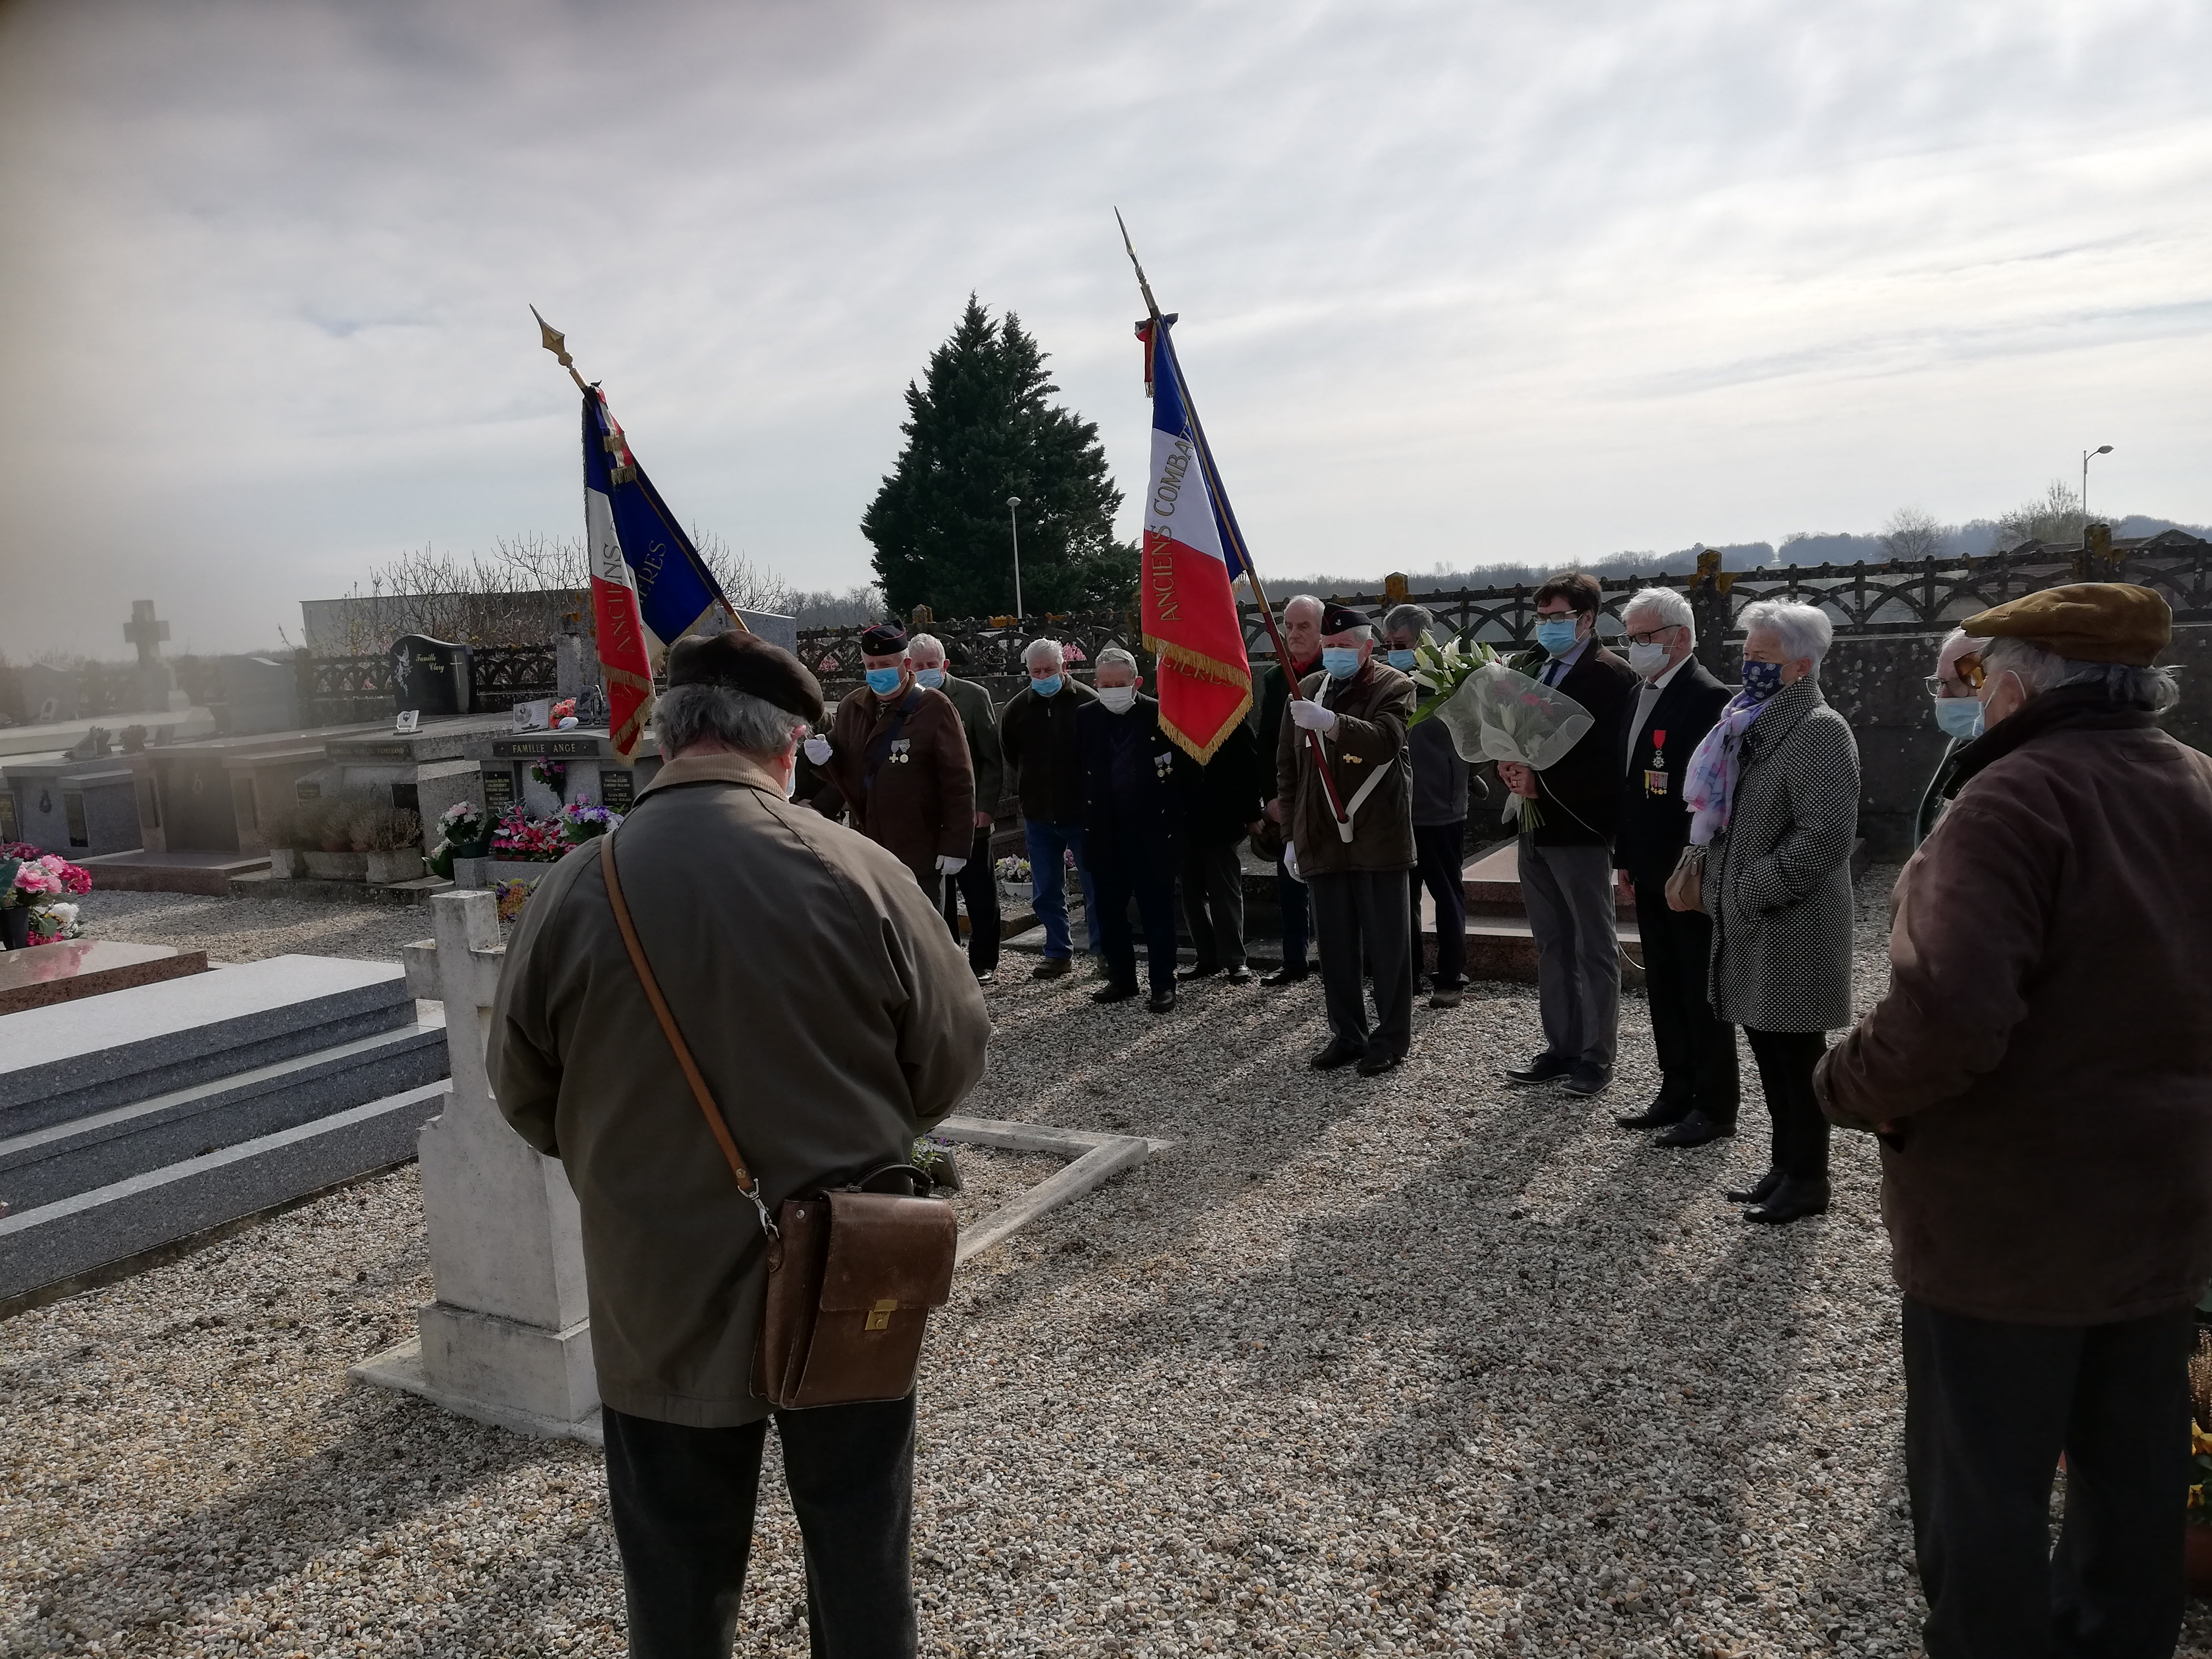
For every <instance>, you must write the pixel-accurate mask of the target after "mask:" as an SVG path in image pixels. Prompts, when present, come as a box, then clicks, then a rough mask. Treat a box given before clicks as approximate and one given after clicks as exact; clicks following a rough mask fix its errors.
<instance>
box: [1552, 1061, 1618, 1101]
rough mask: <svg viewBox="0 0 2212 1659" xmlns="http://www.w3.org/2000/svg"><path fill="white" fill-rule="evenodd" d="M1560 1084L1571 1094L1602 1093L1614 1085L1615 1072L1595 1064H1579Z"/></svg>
mask: <svg viewBox="0 0 2212 1659" xmlns="http://www.w3.org/2000/svg"><path fill="white" fill-rule="evenodd" d="M1560 1086H1561V1087H1562V1088H1564V1089H1565V1091H1567V1092H1568V1093H1569V1094H1571V1095H1601V1094H1603V1093H1604V1092H1605V1091H1607V1089H1610V1088H1611V1087H1613V1073H1610V1072H1601V1071H1599V1070H1598V1068H1597V1067H1596V1066H1576V1067H1575V1069H1574V1070H1573V1071H1571V1072H1570V1073H1568V1074H1567V1080H1566V1082H1565V1083H1564V1084H1562V1085H1560Z"/></svg>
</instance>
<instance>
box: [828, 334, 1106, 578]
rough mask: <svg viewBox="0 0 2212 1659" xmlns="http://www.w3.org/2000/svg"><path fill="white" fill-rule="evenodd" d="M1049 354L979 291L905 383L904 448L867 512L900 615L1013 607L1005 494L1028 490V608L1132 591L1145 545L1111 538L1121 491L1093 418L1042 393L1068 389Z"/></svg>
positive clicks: (864, 522) (879, 569)
mask: <svg viewBox="0 0 2212 1659" xmlns="http://www.w3.org/2000/svg"><path fill="white" fill-rule="evenodd" d="M1044 365H1045V355H1044V353H1043V352H1042V351H1040V350H1039V349H1037V343H1036V340H1035V339H1033V338H1032V337H1030V335H1029V334H1028V333H1027V332H1026V331H1024V329H1023V327H1022V325H1021V319H1019V318H1018V317H1017V316H1015V315H1014V313H1012V312H1011V311H1010V312H1008V313H1006V316H1005V318H1004V319H1003V320H1002V321H1000V322H999V323H998V324H995V325H994V323H993V322H992V320H991V318H990V314H989V313H987V312H986V311H985V310H984V309H983V307H982V306H981V304H979V303H978V302H977V301H976V299H975V295H972V294H971V295H969V296H968V308H967V310H966V311H965V312H964V313H963V314H962V316H961V319H960V324H959V326H958V327H957V328H955V329H954V330H953V331H952V337H951V338H950V339H948V340H947V341H945V343H944V344H943V345H941V346H939V347H938V349H936V350H935V351H933V352H932V353H931V354H930V358H929V370H928V374H927V376H926V377H925V380H924V383H923V384H921V385H920V386H917V385H915V383H913V382H912V381H909V382H908V384H907V388H906V407H907V419H906V422H905V423H904V425H902V427H901V428H900V430H901V431H902V432H904V433H905V434H906V448H905V449H904V450H903V451H902V452H901V453H900V455H899V459H898V465H897V466H896V468H895V469H894V470H893V471H892V472H891V473H890V476H889V477H886V478H885V479H884V484H883V488H882V489H879V490H878V491H877V492H876V499H875V500H874V501H872V502H871V503H870V504H869V507H868V510H867V513H866V515H865V516H864V517H863V518H862V519H861V520H860V532H861V533H862V534H863V535H865V536H866V538H868V540H869V541H870V542H872V544H874V546H875V550H876V555H875V567H876V576H877V579H878V580H879V581H880V582H881V583H882V584H883V589H884V603H885V604H886V605H887V606H888V608H889V609H890V611H891V613H892V614H893V615H894V616H903V615H905V614H906V613H907V612H908V611H911V610H912V609H913V608H914V607H915V605H928V606H929V607H930V608H931V609H932V610H933V611H935V612H936V614H937V615H939V617H985V616H994V615H1000V614H1004V613H1006V612H1007V611H1012V609H1013V608H1014V568H1013V549H1012V542H1011V538H1010V536H1009V533H1008V529H1007V524H1006V497H1007V496H1009V495H1018V496H1020V497H1021V498H1022V505H1021V507H1020V508H1019V509H1018V511H1019V514H1020V520H1021V557H1022V605H1023V608H1024V611H1027V612H1028V613H1029V614H1030V615H1031V616H1036V615H1040V614H1042V612H1044V611H1076V610H1084V609H1088V608H1091V607H1101V608H1103V607H1108V606H1116V607H1118V606H1122V605H1129V604H1132V603H1133V601H1134V596H1135V592H1136V584H1137V550H1136V549H1135V548H1133V547H1131V546H1128V545H1127V544H1122V543H1117V542H1116V541H1115V539H1114V514H1115V511H1116V510H1117V509H1118V508H1119V507H1121V491H1120V490H1119V489H1115V487H1114V481H1113V479H1112V477H1109V474H1108V472H1107V470H1106V452H1105V450H1104V449H1103V447H1101V446H1100V444H1099V442H1098V428H1097V424H1096V423H1095V422H1089V421H1084V420H1080V419H1079V418H1078V417H1077V416H1075V415H1074V414H1073V413H1072V412H1071V411H1069V410H1065V409H1062V408H1060V407H1058V406H1056V405H1054V404H1050V403H1048V402H1047V401H1046V400H1047V399H1048V398H1050V397H1051V396H1052V394H1053V393H1054V392H1058V391H1059V390H1060V388H1059V387H1058V386H1054V384H1053V383H1052V382H1051V381H1050V380H1048V379H1047V378H1046V375H1045V367H1044Z"/></svg>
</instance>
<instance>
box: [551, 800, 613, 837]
mask: <svg viewBox="0 0 2212 1659" xmlns="http://www.w3.org/2000/svg"><path fill="white" fill-rule="evenodd" d="M622 821H623V815H622V814H621V813H619V812H617V811H615V810H614V809H613V808H612V807H611V806H602V805H598V804H597V803H596V802H594V801H593V800H592V798H591V797H590V796H589V795H582V796H579V797H578V798H577V799H574V800H573V801H571V802H569V803H568V805H566V806H564V807H562V809H561V825H562V831H563V833H565V834H566V835H567V836H568V839H569V841H570V842H586V841H589V840H591V839H592V837H593V836H604V835H605V834H606V833H607V831H608V830H610V829H613V828H614V827H615V826H616V825H617V824H618V823H621V822H622Z"/></svg>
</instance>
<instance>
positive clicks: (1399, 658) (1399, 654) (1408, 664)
mask: <svg viewBox="0 0 2212 1659" xmlns="http://www.w3.org/2000/svg"><path fill="white" fill-rule="evenodd" d="M1413 661H1414V658H1413V653H1412V652H1410V651H1393V652H1392V653H1390V666H1391V667H1393V668H1395V669H1396V670H1397V671H1399V672H1400V673H1401V674H1410V673H1412V672H1413Z"/></svg>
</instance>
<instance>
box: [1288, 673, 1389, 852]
mask: <svg viewBox="0 0 2212 1659" xmlns="http://www.w3.org/2000/svg"><path fill="white" fill-rule="evenodd" d="M1326 681H1328V675H1327V674H1326V673H1313V674H1309V675H1307V676H1306V678H1305V680H1304V683H1303V684H1301V686H1300V687H1299V690H1300V693H1301V695H1303V696H1308V697H1313V696H1320V694H1321V691H1322V684H1324V682H1326ZM1322 701H1323V702H1326V703H1328V706H1329V707H1330V708H1332V709H1334V710H1335V711H1336V726H1335V728H1334V730H1333V731H1331V732H1328V734H1327V735H1325V736H1324V737H1323V738H1322V750H1324V751H1325V752H1326V753H1327V754H1328V763H1329V774H1330V775H1331V776H1332V777H1334V779H1335V780H1336V789H1337V795H1338V798H1339V799H1341V800H1342V801H1343V802H1344V804H1345V805H1346V807H1347V808H1348V807H1350V806H1351V805H1352V797H1353V796H1354V795H1357V794H1358V793H1359V791H1360V789H1361V788H1362V787H1364V786H1365V785H1366V784H1368V783H1369V782H1370V781H1372V780H1375V779H1376V778H1377V777H1378V775H1379V777H1380V781H1378V782H1376V783H1375V785H1374V787H1372V788H1371V789H1369V790H1368V792H1367V798H1366V799H1364V801H1362V802H1361V803H1360V804H1359V809H1358V811H1355V812H1353V813H1352V839H1351V840H1350V841H1348V842H1347V841H1346V840H1345V839H1344V838H1343V836H1342V835H1341V834H1340V832H1339V830H1338V829H1337V823H1336V817H1335V815H1334V813H1332V812H1331V811H1329V810H1328V794H1327V793H1325V792H1324V791H1323V790H1322V787H1321V781H1320V779H1319V777H1318V776H1317V775H1316V773H1315V771H1314V762H1313V746H1312V745H1311V744H1309V743H1308V742H1307V741H1306V734H1305V731H1304V728H1303V727H1301V726H1299V725H1298V723H1297V721H1296V720H1291V718H1290V716H1289V715H1288V714H1285V716H1284V717H1283V722H1282V729H1281V730H1280V731H1279V732H1277V733H1276V737H1275V780H1276V793H1278V794H1279V796H1280V797H1281V799H1282V801H1283V829H1284V830H1285V833H1286V834H1287V835H1288V836H1290V837H1291V840H1292V841H1294V842H1296V843H1297V849H1298V873H1299V874H1300V875H1302V876H1312V875H1328V874H1333V873H1334V872H1338V871H1344V870H1410V869H1412V868H1413V759H1412V757H1411V755H1410V754H1409V752H1408V751H1407V747H1406V722H1407V721H1408V720H1412V719H1413V708H1414V703H1415V701H1416V699H1415V697H1414V693H1413V680H1412V679H1411V678H1409V677H1408V676H1407V675H1404V674H1401V673H1400V672H1399V671H1397V670H1396V669H1395V668H1393V667H1391V666H1390V665H1389V664H1388V663H1385V662H1382V661H1379V660H1375V659H1370V661H1369V662H1368V664H1367V665H1366V666H1365V667H1364V668H1362V669H1361V670H1360V671H1359V672H1358V674H1356V675H1354V676H1353V677H1352V678H1351V679H1348V680H1342V681H1339V682H1337V683H1335V684H1332V685H1330V686H1329V688H1328V695H1327V696H1323V697H1322Z"/></svg>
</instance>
